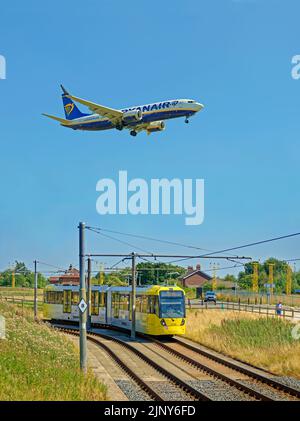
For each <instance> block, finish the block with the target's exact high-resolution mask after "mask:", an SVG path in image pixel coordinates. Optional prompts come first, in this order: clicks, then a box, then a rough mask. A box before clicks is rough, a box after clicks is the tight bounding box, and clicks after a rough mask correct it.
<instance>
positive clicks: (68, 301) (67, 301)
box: [63, 290, 72, 313]
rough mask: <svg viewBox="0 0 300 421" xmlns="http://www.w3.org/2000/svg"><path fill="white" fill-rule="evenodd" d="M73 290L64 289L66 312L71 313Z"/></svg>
mask: <svg viewBox="0 0 300 421" xmlns="http://www.w3.org/2000/svg"><path fill="white" fill-rule="evenodd" d="M71 298H72V291H71V290H64V309H63V311H64V313H71V310H72V308H71V306H72V301H71Z"/></svg>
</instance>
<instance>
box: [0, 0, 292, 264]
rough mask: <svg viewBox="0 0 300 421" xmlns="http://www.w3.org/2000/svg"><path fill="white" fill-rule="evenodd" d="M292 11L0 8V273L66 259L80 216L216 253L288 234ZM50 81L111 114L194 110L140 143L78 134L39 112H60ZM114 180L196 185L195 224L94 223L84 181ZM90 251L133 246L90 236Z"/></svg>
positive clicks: (287, 247) (211, 4)
mask: <svg viewBox="0 0 300 421" xmlns="http://www.w3.org/2000/svg"><path fill="white" fill-rule="evenodd" d="M299 15H300V4H299V1H297V0H295V1H292V0H288V1H285V2H283V1H279V0H264V1H262V0H219V1H218V0H213V1H208V0H207V1H199V0H190V1H188V2H182V1H177V0H172V1H157V0H153V1H151V2H149V1H141V0H139V1H137V0H132V1H130V2H128V1H127V2H125V1H101V2H99V1H92V0H89V1H86V2H79V1H77V0H73V1H57V0H52V1H51V2H47V3H46V2H39V1H32V0H28V1H26V2H5V3H3V4H2V6H1V25H0V40H1V43H0V54H1V55H4V56H5V57H6V60H7V79H6V80H0V115H1V126H0V142H1V154H0V176H1V206H0V220H1V237H0V238H1V242H0V268H2V269H3V268H4V267H6V266H7V264H8V262H12V261H14V260H15V259H18V260H22V261H25V262H26V263H27V264H28V265H29V266H31V265H32V261H33V259H34V258H37V259H40V260H44V261H47V262H50V263H53V264H55V265H58V266H66V265H68V264H69V263H71V262H72V263H75V264H76V263H77V254H78V245H77V229H76V227H77V224H78V222H79V221H80V220H83V221H86V222H87V223H88V224H90V225H94V226H102V227H105V228H108V229H115V230H123V231H127V232H133V233H137V234H145V235H151V236H156V237H160V238H165V239H169V240H171V241H180V242H185V243H188V244H195V245H198V246H200V247H204V248H208V249H214V250H215V249H221V248H224V247H230V246H235V245H238V244H243V243H247V242H250V241H256V240H260V239H264V238H269V237H272V236H276V235H281V234H286V233H290V232H295V231H299V227H300V212H299V208H300V197H299V179H300V177H299V156H300V144H299V135H300V119H299V111H300V95H299V94H300V80H298V81H297V80H293V79H292V78H291V68H292V65H291V58H292V56H294V55H295V54H300V43H299V40H300V26H299ZM60 83H63V84H64V85H65V86H66V88H67V89H69V90H70V91H71V92H72V93H73V94H74V95H77V96H81V97H84V98H87V99H90V100H92V101H94V102H98V103H100V104H104V105H107V106H111V107H115V108H121V107H123V106H127V105H134V104H140V103H147V102H154V101H157V100H164V99H172V98H195V99H197V100H199V101H200V102H202V103H203V104H205V110H204V111H202V112H201V113H199V115H197V116H196V117H195V118H194V119H192V120H191V123H190V124H189V125H185V124H184V121H183V119H179V120H173V121H169V122H167V130H166V131H165V132H163V133H157V134H154V135H151V136H149V137H148V136H146V135H145V134H141V135H139V136H138V137H137V138H136V139H133V138H132V137H130V136H129V134H128V132H127V131H125V132H124V131H123V132H118V131H107V132H95V133H88V132H87V133H85V132H75V131H72V130H68V129H65V128H63V127H60V126H59V125H58V124H56V123H55V122H53V121H51V120H48V119H46V118H44V117H42V116H41V113H42V112H48V113H52V114H56V115H61V116H62V115H63V109H62V104H61V97H60V89H59V84H60ZM122 169H123V170H127V171H128V174H129V177H130V178H133V177H142V178H145V179H146V180H150V179H151V178H156V177H167V178H173V177H180V178H204V179H205V187H206V191H205V221H204V223H203V224H202V225H200V226H196V227H193V226H190V227H187V226H185V225H184V222H183V217H181V216H135V217H134V216H130V215H129V216H99V215H98V214H97V213H96V209H95V203H96V199H97V197H98V194H97V192H96V190H95V186H96V182H97V181H98V180H99V179H100V178H103V177H111V178H116V177H117V173H118V171H119V170H122ZM133 242H134V243H136V244H138V245H140V246H141V247H144V248H147V249H149V250H152V251H161V252H162V251H163V252H167V251H170V252H176V253H177V252H186V251H187V250H185V249H181V248H175V247H171V246H170V247H167V246H161V245H159V244H155V243H150V242H146V241H144V242H139V241H133ZM299 245H300V238H297V237H296V238H295V239H291V240H284V241H282V242H278V243H274V244H266V245H264V246H259V247H254V248H251V249H247V250H243V251H242V253H243V254H249V255H251V256H253V257H254V258H258V257H259V258H266V257H268V256H270V255H272V256H276V257H279V258H292V257H300V251H299ZM88 250H89V251H98V252H107V251H115V252H117V251H121V252H127V251H131V248H130V247H126V246H125V245H121V244H118V243H115V242H112V241H108V240H105V239H102V238H101V237H100V236H96V235H95V234H88ZM209 263H210V262H204V263H203V267H207V266H209ZM225 265H226V264H225Z"/></svg>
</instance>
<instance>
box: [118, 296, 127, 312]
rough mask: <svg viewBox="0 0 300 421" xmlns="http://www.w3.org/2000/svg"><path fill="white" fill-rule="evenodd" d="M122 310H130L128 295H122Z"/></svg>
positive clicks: (120, 305)
mask: <svg viewBox="0 0 300 421" xmlns="http://www.w3.org/2000/svg"><path fill="white" fill-rule="evenodd" d="M119 309H120V310H125V311H128V310H129V295H128V294H121V295H120V303H119Z"/></svg>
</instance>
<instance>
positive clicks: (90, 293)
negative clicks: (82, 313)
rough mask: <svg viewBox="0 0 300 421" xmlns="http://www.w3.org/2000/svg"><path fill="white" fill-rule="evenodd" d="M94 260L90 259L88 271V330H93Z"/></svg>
mask: <svg viewBox="0 0 300 421" xmlns="http://www.w3.org/2000/svg"><path fill="white" fill-rule="evenodd" d="M91 272H92V260H91V258H90V257H88V271H87V296H88V299H87V330H90V329H91V314H92V311H91V310H92V285H91Z"/></svg>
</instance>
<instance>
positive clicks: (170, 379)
mask: <svg viewBox="0 0 300 421" xmlns="http://www.w3.org/2000/svg"><path fill="white" fill-rule="evenodd" d="M55 327H56V328H58V329H60V330H62V331H63V332H64V333H67V334H72V335H75V336H79V332H78V330H74V329H71V328H65V327H61V326H55ZM87 339H88V340H89V341H91V342H93V343H94V344H96V345H97V346H99V347H101V348H102V349H103V350H104V351H105V352H107V353H108V354H109V355H110V357H111V358H112V359H113V360H114V361H115V362H116V364H117V365H118V366H119V367H121V368H122V369H123V370H124V371H125V372H126V374H127V375H128V377H129V378H131V379H132V380H133V381H134V382H135V383H136V385H138V387H139V388H140V389H141V390H143V391H144V392H146V394H147V395H148V396H149V398H150V399H151V400H155V401H167V400H173V399H172V397H174V398H175V399H174V400H189V401H190V400H197V401H209V400H211V399H210V398H209V397H208V396H207V395H206V394H204V393H202V392H200V391H199V390H197V389H195V388H194V387H192V386H191V385H190V384H188V383H187V382H185V381H184V380H182V379H181V378H179V377H177V376H176V375H175V374H173V373H171V372H169V371H168V370H166V369H165V368H164V367H162V366H161V365H159V364H157V363H156V362H155V361H152V360H151V359H150V358H149V357H147V356H146V355H144V354H143V353H142V352H141V351H139V350H138V349H136V348H135V347H134V346H132V345H131V344H129V343H127V342H125V341H124V340H121V339H118V338H115V337H112V336H110V335H106V334H99V333H88V334H87ZM124 349H125V350H126V351H127V353H128V354H127V357H129V358H127V359H126V358H125V357H124ZM122 351H123V352H122ZM119 355H122V358H120V357H119ZM137 360H139V361H137ZM130 361H131V363H130ZM141 362H142V365H143V364H144V367H141ZM145 365H147V368H145ZM137 367H138V368H137ZM141 369H144V371H147V373H148V375H149V369H150V373H151V371H152V376H153V377H155V381H146V380H144V379H143V378H141V376H140V375H138V374H137V371H141Z"/></svg>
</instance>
